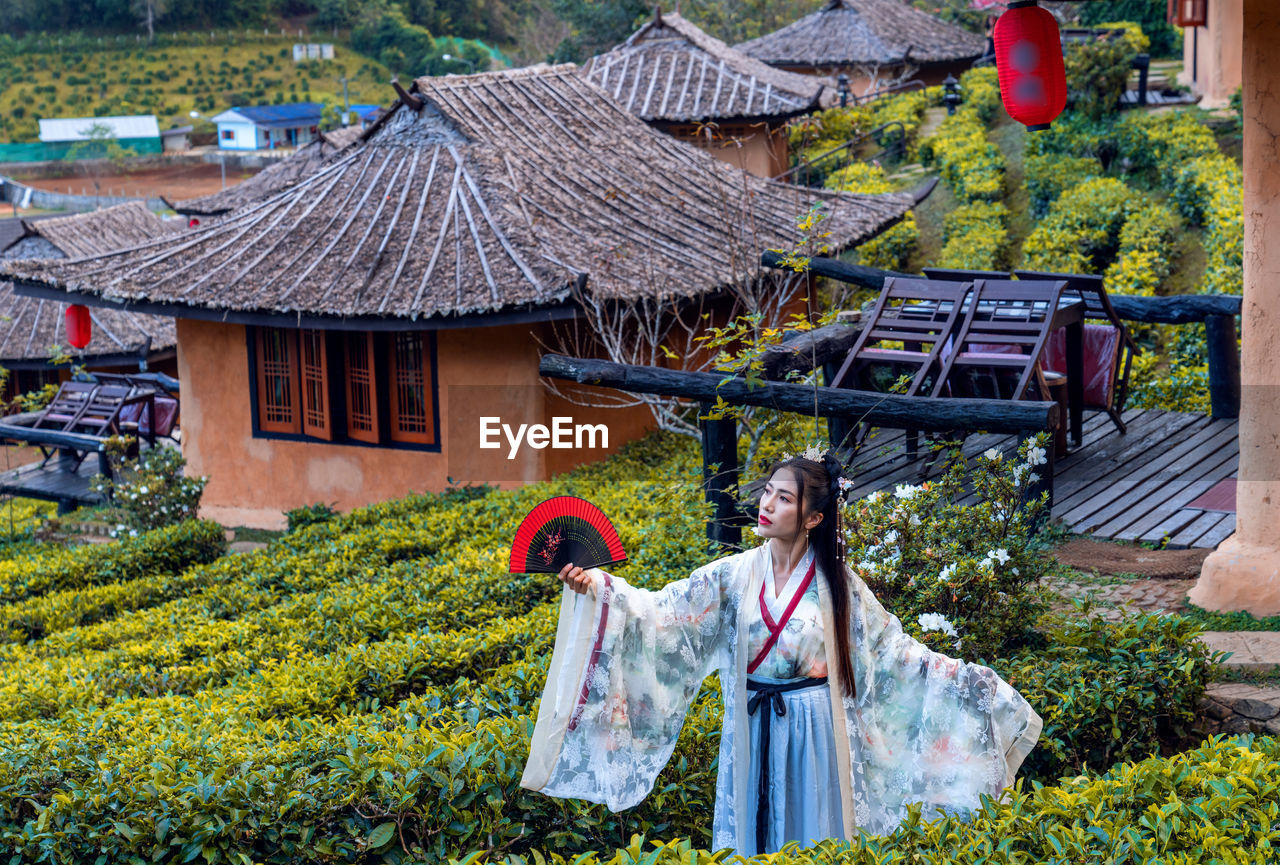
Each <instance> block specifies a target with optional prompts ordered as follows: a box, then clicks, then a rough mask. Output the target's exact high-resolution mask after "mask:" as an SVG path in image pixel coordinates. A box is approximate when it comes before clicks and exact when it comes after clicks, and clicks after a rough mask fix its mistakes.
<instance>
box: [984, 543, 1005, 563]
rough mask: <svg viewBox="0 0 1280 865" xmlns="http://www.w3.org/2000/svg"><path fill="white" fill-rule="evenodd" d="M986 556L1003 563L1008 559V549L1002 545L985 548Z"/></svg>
mask: <svg viewBox="0 0 1280 865" xmlns="http://www.w3.org/2000/svg"><path fill="white" fill-rule="evenodd" d="M987 558H988V559H991V560H992V561H996V562H999V563H1000V564H1002V565H1003V564H1004V563H1005V562H1007V561H1009V551H1008V550H1006V549H1005V548H1004V547H1000V548H999V549H997V550H987Z"/></svg>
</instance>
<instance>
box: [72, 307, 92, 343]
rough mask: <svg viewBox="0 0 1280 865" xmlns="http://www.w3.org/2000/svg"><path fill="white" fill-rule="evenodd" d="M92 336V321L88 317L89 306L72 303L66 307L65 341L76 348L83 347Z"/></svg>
mask: <svg viewBox="0 0 1280 865" xmlns="http://www.w3.org/2000/svg"><path fill="white" fill-rule="evenodd" d="M92 337H93V322H92V320H90V318H89V307H87V306H85V305H84V304H83V303H73V304H71V305H70V306H68V307H67V342H69V343H71V344H72V345H73V346H75V347H76V348H84V347H85V346H86V345H88V344H89V340H90V339H91V338H92Z"/></svg>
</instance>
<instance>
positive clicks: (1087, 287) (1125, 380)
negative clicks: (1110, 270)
mask: <svg viewBox="0 0 1280 865" xmlns="http://www.w3.org/2000/svg"><path fill="white" fill-rule="evenodd" d="M1015 273H1016V275H1017V277H1018V278H1019V279H1051V280H1063V281H1065V282H1066V283H1067V288H1066V291H1065V292H1064V293H1065V294H1067V295H1073V294H1074V295H1076V296H1078V297H1079V298H1080V299H1082V300H1083V301H1084V302H1085V312H1084V317H1085V326H1084V347H1085V352H1084V358H1085V375H1084V404H1085V405H1087V406H1089V407H1091V408H1097V409H1102V410H1103V411H1105V412H1106V413H1107V415H1108V416H1109V417H1110V418H1111V422H1112V423H1113V424H1115V426H1116V429H1118V430H1119V431H1120V432H1121V433H1123V432H1125V423H1124V421H1123V420H1122V419H1121V414H1122V413H1123V412H1124V406H1125V403H1126V402H1127V401H1128V399H1129V371H1130V368H1131V366H1132V364H1133V358H1134V356H1135V355H1138V354H1141V353H1142V347H1141V346H1139V345H1138V344H1137V343H1136V342H1135V341H1134V339H1133V336H1132V335H1131V334H1130V333H1129V328H1128V327H1127V326H1126V325H1125V323H1124V320H1123V319H1121V318H1120V316H1119V315H1117V314H1116V311H1115V308H1114V307H1112V306H1111V301H1110V299H1108V297H1107V291H1106V289H1105V288H1104V287H1103V281H1102V277H1101V276H1090V275H1086V274H1080V273H1045V272H1041V271H1033V270H1018V271H1015ZM1089 321H1095V322H1106V323H1105V324H1089V323H1088V322H1089ZM1065 353H1066V348H1065V340H1063V339H1062V338H1061V337H1058V336H1057V335H1056V334H1055V335H1054V336H1053V337H1052V338H1051V339H1050V341H1049V352H1048V357H1047V361H1048V368H1049V369H1052V370H1054V371H1055V372H1061V371H1062V370H1063V368H1064V367H1065V359H1064V358H1065Z"/></svg>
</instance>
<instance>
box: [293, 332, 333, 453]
mask: <svg viewBox="0 0 1280 865" xmlns="http://www.w3.org/2000/svg"><path fill="white" fill-rule="evenodd" d="M298 343H299V347H300V351H299V352H298V359H299V362H300V363H299V367H300V369H301V373H302V375H301V379H302V431H303V432H304V433H306V434H307V435H309V436H315V437H316V438H322V439H332V438H333V424H332V423H331V422H330V420H329V414H330V402H331V400H330V399H329V361H328V356H327V354H326V352H325V341H324V331H323V330H303V331H299V332H298Z"/></svg>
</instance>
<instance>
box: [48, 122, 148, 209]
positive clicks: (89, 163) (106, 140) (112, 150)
mask: <svg viewBox="0 0 1280 865" xmlns="http://www.w3.org/2000/svg"><path fill="white" fill-rule="evenodd" d="M80 134H81V135H83V136H85V138H84V140H83V141H77V142H76V143H75V144H73V145H71V149H70V150H68V151H67V155H66V160H67V161H68V162H73V163H75V166H76V168H77V169H78V170H79V171H80V172H81V173H82V174H83V175H84V176H85V177H87V178H88V179H89V181H90V182H91V183H92V184H93V194H94V195H101V194H102V176H103V174H105V173H106V170H107V169H108V168H111V169H113V170H115V171H120V170H122V169H124V167H125V166H126V165H127V164H128V160H129V157H131V156H137V155H138V154H137V153H136V152H135V151H134V150H132V149H130V148H128V147H121V146H120V142H118V141H116V133H115V130H114V129H112V128H111V127H110V126H108V125H107V124H105V123H96V122H95V123H94V124H93V125H92V126H90V127H89V128H88V129H81V130H80Z"/></svg>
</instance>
